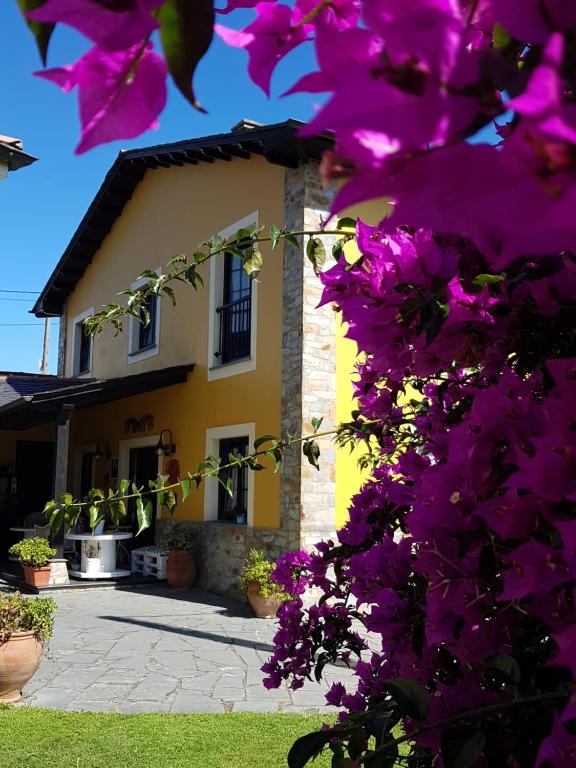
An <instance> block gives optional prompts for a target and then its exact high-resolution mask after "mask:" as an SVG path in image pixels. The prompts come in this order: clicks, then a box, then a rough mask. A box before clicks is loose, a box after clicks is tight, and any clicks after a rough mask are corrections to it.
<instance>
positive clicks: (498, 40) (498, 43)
mask: <svg viewBox="0 0 576 768" xmlns="http://www.w3.org/2000/svg"><path fill="white" fill-rule="evenodd" d="M511 40H512V38H511V36H510V33H509V32H507V31H506V30H505V29H504V27H503V26H502V25H501V24H499V23H498V22H496V23H495V24H494V29H493V30H492V42H493V44H494V48H496V49H498V48H506V46H507V45H508V43H510V42H511Z"/></svg>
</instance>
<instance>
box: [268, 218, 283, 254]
mask: <svg viewBox="0 0 576 768" xmlns="http://www.w3.org/2000/svg"><path fill="white" fill-rule="evenodd" d="M281 237H282V230H281V229H278V227H277V226H276V225H275V224H272V226H271V227H270V242H271V243H272V249H274V248H276V246H277V245H278V241H279V240H280V238H281Z"/></svg>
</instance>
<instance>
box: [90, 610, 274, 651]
mask: <svg viewBox="0 0 576 768" xmlns="http://www.w3.org/2000/svg"><path fill="white" fill-rule="evenodd" d="M98 618H99V619H106V620H107V621H116V622H119V623H120V624H134V625H136V626H139V627H146V628H147V629H158V630H160V631H161V632H172V633H173V634H175V635H184V636H186V637H197V638H198V639H199V640H212V641H213V642H215V643H224V644H225V645H241V646H244V647H245V648H252V649H254V650H257V651H266V653H272V651H273V650H274V649H273V647H272V646H271V645H268V644H267V643H259V642H255V641H253V640H243V639H242V638H239V637H225V636H223V635H218V634H216V633H215V632H202V631H201V630H198V629H187V628H185V627H171V626H170V625H169V624H161V623H159V622H156V621H145V620H143V619H129V618H125V617H120V616H98Z"/></svg>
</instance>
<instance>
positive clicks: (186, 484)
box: [180, 477, 192, 501]
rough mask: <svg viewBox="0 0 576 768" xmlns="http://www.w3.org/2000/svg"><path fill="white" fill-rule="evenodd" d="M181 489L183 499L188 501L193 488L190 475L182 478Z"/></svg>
mask: <svg viewBox="0 0 576 768" xmlns="http://www.w3.org/2000/svg"><path fill="white" fill-rule="evenodd" d="M180 489H181V491H182V501H186V499H187V498H188V496H190V492H191V490H192V480H191V479H190V478H189V477H185V478H184V480H180Z"/></svg>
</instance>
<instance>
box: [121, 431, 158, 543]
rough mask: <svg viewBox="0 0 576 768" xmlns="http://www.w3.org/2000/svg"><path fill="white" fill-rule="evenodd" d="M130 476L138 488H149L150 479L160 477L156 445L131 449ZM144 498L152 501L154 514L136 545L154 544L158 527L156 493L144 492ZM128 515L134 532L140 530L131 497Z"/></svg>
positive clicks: (133, 500)
mask: <svg viewBox="0 0 576 768" xmlns="http://www.w3.org/2000/svg"><path fill="white" fill-rule="evenodd" d="M128 476H129V478H130V480H131V481H132V482H133V483H136V485H137V486H138V488H141V487H142V486H144V489H147V488H148V481H149V480H156V478H157V477H158V455H157V454H156V448H155V447H154V446H144V447H142V448H131V449H130V466H129V471H128ZM142 499H143V500H146V499H150V500H151V501H152V507H153V510H154V512H153V516H152V522H151V524H150V527H149V528H147V529H146V530H145V531H143V532H142V533H141V534H140V536H138V540H137V542H135V546H137V547H148V546H151V545H152V544H154V537H155V528H156V507H157V505H156V495H155V494H146V493H142ZM128 517H129V520H130V521H131V523H132V527H133V529H134V533H136V532H137V530H138V519H137V517H136V501H135V499H130V503H129V506H128Z"/></svg>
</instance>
